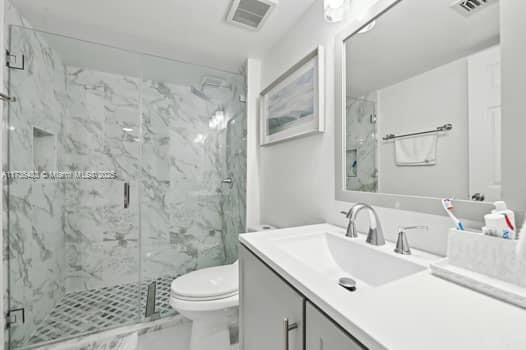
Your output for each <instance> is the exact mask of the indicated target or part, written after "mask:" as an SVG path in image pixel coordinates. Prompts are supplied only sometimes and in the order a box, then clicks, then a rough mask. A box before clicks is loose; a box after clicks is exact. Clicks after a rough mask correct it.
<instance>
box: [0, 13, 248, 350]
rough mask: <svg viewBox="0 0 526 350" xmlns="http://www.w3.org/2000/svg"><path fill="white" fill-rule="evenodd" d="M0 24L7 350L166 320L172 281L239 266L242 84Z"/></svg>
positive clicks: (229, 76) (14, 22) (235, 78)
mask: <svg viewBox="0 0 526 350" xmlns="http://www.w3.org/2000/svg"><path fill="white" fill-rule="evenodd" d="M10 11H11V12H13V11H14V10H13V9H10ZM8 15H9V16H10V17H9V18H10V21H9V23H10V24H11V25H10V26H9V33H10V36H9V43H8V47H9V51H10V54H11V55H13V60H12V62H11V63H12V64H11V65H12V67H11V68H9V69H7V70H8V75H9V94H10V95H11V96H14V97H15V98H16V101H14V102H11V103H10V104H9V106H8V107H7V110H6V111H5V113H4V121H5V125H6V126H7V127H6V133H7V135H6V139H7V145H6V146H7V147H4V159H5V160H6V161H5V162H4V165H3V166H4V171H5V172H6V176H5V178H4V222H6V224H5V225H4V226H5V227H4V236H5V237H6V239H7V242H6V244H7V247H8V249H7V250H8V279H9V281H8V282H9V283H8V290H7V295H8V298H7V299H8V306H7V308H8V310H9V313H10V320H11V323H10V326H9V342H10V348H11V349H18V348H28V347H29V348H30V347H33V346H36V345H37V344H43V343H49V342H55V341H60V340H63V339H67V338H70V337H75V336H79V335H84V334H88V333H93V332H97V331H100V330H105V329H108V328H112V327H118V326H121V325H125V324H130V323H137V322H141V321H146V320H151V319H156V318H159V317H167V316H171V315H174V314H175V311H174V310H173V309H172V308H171V307H170V306H169V304H168V297H169V286H170V283H171V281H172V280H173V279H174V278H175V277H176V276H178V275H181V274H184V273H186V272H189V271H192V270H195V269H197V268H202V267H208V266H214V265H222V264H226V263H232V262H234V261H235V260H236V259H237V248H236V242H237V234H238V233H239V232H243V231H244V228H245V222H244V221H245V183H246V178H245V176H246V119H245V105H244V103H243V102H241V101H242V97H243V96H244V94H245V81H244V77H243V76H242V75H241V74H236V73H229V72H222V71H218V70H214V69H210V68H206V67H201V66H196V65H190V64H186V63H181V62H176V61H173V60H169V59H165V58H160V57H154V56H150V55H146V54H140V53H136V52H130V51H125V50H121V49H116V48H113V47H108V46H103V45H98V44H94V43H89V42H84V41H80V40H76V39H72V38H66V37H63V36H58V35H53V34H49V33H43V32H39V31H36V30H33V29H31V28H29V24H28V23H27V22H25V20H24V19H23V18H21V17H20V16H17V15H13V13H11V14H8ZM15 57H16V60H15V59H14V58H15ZM22 57H23V59H22ZM15 61H16V62H15ZM22 62H23V66H22ZM154 286H155V287H156V288H155V294H153V291H154V290H153V287H154ZM148 287H150V298H147V296H148ZM153 296H155V307H153V304H152V301H153ZM147 299H149V300H150V302H149V303H148V308H147V305H146V304H147ZM147 309H148V310H147Z"/></svg>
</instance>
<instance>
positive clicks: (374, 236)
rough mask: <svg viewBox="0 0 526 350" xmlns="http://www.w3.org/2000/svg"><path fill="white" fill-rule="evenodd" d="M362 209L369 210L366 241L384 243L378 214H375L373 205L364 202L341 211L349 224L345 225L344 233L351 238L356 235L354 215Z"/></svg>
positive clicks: (376, 243) (373, 243)
mask: <svg viewBox="0 0 526 350" xmlns="http://www.w3.org/2000/svg"><path fill="white" fill-rule="evenodd" d="M362 209H367V210H368V211H369V233H368V234H367V239H366V242H367V243H369V244H372V245H384V244H385V239H384V233H383V231H382V225H380V219H379V218H378V214H376V211H375V210H374V208H373V207H371V206H370V205H368V204H365V203H356V204H355V205H354V206H353V207H352V208H351V209H350V210H349V211H348V212H342V214H345V215H346V216H347V218H348V219H349V225H348V226H347V233H346V234H345V235H346V236H347V237H352V238H356V237H358V229H357V228H356V216H357V215H358V213H359V212H360V211H361V210H362ZM371 214H372V216H373V217H374V223H373V220H371ZM373 224H374V225H373Z"/></svg>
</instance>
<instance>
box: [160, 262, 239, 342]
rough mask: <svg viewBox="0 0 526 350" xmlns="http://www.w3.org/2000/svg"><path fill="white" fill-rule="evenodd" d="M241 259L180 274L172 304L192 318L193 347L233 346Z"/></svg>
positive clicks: (176, 281) (181, 312) (174, 286)
mask: <svg viewBox="0 0 526 350" xmlns="http://www.w3.org/2000/svg"><path fill="white" fill-rule="evenodd" d="M238 270H239V267H238V262H237V261H236V262H235V263H233V264H231V265H224V266H216V267H209V268H205V269H201V270H197V271H193V272H190V273H188V274H186V275H183V276H181V277H178V278H176V279H175V280H174V281H173V282H172V285H171V293H170V305H171V306H172V307H173V308H174V309H175V310H177V311H178V312H179V313H180V314H181V315H183V316H184V317H186V318H188V319H190V320H192V335H191V339H190V350H210V349H217V350H230V349H231V346H230V334H229V328H228V326H229V324H230V321H231V318H230V315H231V314H232V312H231V309H230V308H232V307H236V306H238V305H239V295H238V291H239V282H238Z"/></svg>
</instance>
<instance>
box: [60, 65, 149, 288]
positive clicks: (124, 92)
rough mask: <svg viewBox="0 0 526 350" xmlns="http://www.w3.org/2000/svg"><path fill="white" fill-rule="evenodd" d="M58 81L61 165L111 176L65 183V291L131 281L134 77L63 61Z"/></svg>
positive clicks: (135, 200) (136, 155)
mask: <svg viewBox="0 0 526 350" xmlns="http://www.w3.org/2000/svg"><path fill="white" fill-rule="evenodd" d="M66 83H67V93H68V100H67V102H68V103H67V110H68V116H67V118H65V119H64V140H63V147H64V156H63V158H64V161H63V167H64V168H65V169H67V170H72V171H79V170H80V171H88V170H101V171H115V172H116V174H117V178H116V179H114V180H78V181H68V182H67V183H66V189H65V213H64V216H65V218H64V233H65V246H66V275H65V285H66V291H67V292H72V291H78V290H84V289H93V288H101V287H106V286H110V285H114V284H123V283H129V282H134V281H138V279H139V274H138V270H139V242H138V240H139V191H138V184H139V183H138V177H139V164H140V162H139V160H140V97H139V92H140V91H139V84H140V80H139V79H136V78H130V77H124V76H119V75H115V74H109V73H103V72H95V71H91V70H86V69H81V68H76V67H69V66H68V67H67V68H66ZM125 182H128V183H129V184H130V188H131V192H130V193H131V198H130V206H129V207H128V208H126V209H125V208H124V205H123V194H124V183H125Z"/></svg>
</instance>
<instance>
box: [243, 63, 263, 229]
mask: <svg viewBox="0 0 526 350" xmlns="http://www.w3.org/2000/svg"><path fill="white" fill-rule="evenodd" d="M260 90H261V61H259V60H257V59H254V58H249V59H248V60H247V199H246V200H247V204H248V205H247V227H250V226H254V225H258V224H259V222H260V206H259V204H260V196H259V185H260V180H259V147H258V103H257V98H258V94H259V91H260Z"/></svg>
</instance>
